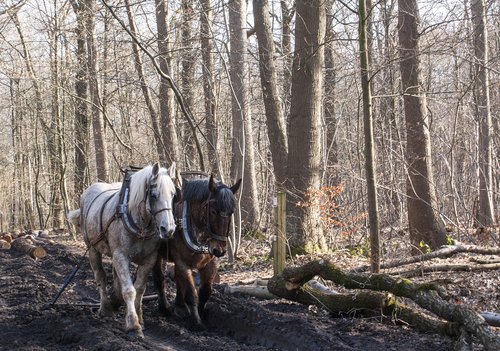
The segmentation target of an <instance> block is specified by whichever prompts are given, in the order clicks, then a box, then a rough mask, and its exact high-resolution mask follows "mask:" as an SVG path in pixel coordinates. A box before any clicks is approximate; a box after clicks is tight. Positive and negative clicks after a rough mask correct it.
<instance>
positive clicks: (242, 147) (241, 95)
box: [228, 0, 260, 228]
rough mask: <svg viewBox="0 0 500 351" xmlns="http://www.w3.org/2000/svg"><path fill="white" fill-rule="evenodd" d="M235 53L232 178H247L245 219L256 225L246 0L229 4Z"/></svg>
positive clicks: (232, 69) (243, 197)
mask: <svg viewBox="0 0 500 351" xmlns="http://www.w3.org/2000/svg"><path fill="white" fill-rule="evenodd" d="M228 9H229V30H230V39H229V40H230V46H231V52H230V56H229V63H230V71H229V74H230V79H231V86H232V89H233V94H232V104H231V111H232V119H233V137H232V152H233V157H232V162H231V178H232V179H234V180H236V179H238V178H243V183H242V189H241V190H240V192H241V202H240V206H241V220H242V221H241V222H242V226H243V227H246V226H248V227H250V228H255V227H256V226H257V225H258V221H259V213H260V211H259V202H258V196H257V184H256V176H255V165H254V146H253V128H252V119H251V116H250V105H249V103H248V86H247V85H248V67H247V59H246V57H247V31H246V14H247V9H246V1H244V0H235V1H233V2H231V3H230V4H229V6H228Z"/></svg>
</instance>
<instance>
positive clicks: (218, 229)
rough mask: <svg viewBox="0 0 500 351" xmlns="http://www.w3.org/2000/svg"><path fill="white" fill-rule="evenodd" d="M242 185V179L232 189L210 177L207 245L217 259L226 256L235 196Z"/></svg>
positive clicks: (207, 207) (207, 209)
mask: <svg viewBox="0 0 500 351" xmlns="http://www.w3.org/2000/svg"><path fill="white" fill-rule="evenodd" d="M240 185H241V179H239V180H238V181H237V182H236V183H235V184H234V185H233V186H231V187H228V186H227V185H225V184H223V183H222V182H216V181H215V180H214V178H213V176H210V180H209V181H208V189H209V191H210V195H209V197H208V200H207V201H206V211H207V212H206V216H207V217H206V221H207V223H206V226H207V230H206V233H207V234H208V238H207V245H208V251H209V252H210V254H212V255H214V256H216V257H221V256H224V254H225V253H226V247H227V237H228V234H229V227H230V225H231V215H232V214H233V212H234V207H235V205H236V198H235V196H234V194H236V192H237V191H238V189H239V188H240Z"/></svg>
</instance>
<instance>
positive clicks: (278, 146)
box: [253, 0, 288, 187]
mask: <svg viewBox="0 0 500 351" xmlns="http://www.w3.org/2000/svg"><path fill="white" fill-rule="evenodd" d="M253 13H254V18H255V32H256V34H257V41H258V43H259V68H260V80H261V84H262V93H263V97H264V106H265V109H266V123H267V132H268V134H269V144H270V146H271V157H272V160H273V166H274V172H275V178H276V183H277V185H278V187H281V186H283V185H284V182H285V180H286V159H287V155H288V145H287V139H286V125H285V118H284V115H283V109H282V107H281V101H280V99H279V96H280V93H279V89H278V79H277V73H276V66H275V64H274V42H273V37H272V32H271V24H270V20H269V5H268V1H267V0H253Z"/></svg>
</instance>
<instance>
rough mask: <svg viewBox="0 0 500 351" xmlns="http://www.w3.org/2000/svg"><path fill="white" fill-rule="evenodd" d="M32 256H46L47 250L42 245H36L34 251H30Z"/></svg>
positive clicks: (36, 257)
mask: <svg viewBox="0 0 500 351" xmlns="http://www.w3.org/2000/svg"><path fill="white" fill-rule="evenodd" d="M30 256H31V257H33V258H35V259H38V258H44V257H45V256H47V251H45V249H44V248H43V247H41V246H37V247H34V248H33V249H32V251H31V252H30Z"/></svg>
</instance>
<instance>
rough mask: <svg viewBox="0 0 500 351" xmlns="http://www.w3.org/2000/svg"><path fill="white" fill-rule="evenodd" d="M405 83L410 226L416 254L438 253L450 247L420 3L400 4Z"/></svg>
mask: <svg viewBox="0 0 500 351" xmlns="http://www.w3.org/2000/svg"><path fill="white" fill-rule="evenodd" d="M398 4H399V8H398V11H399V16H398V17H399V24H398V28H399V46H400V55H401V62H400V69H401V81H402V85H403V94H404V98H403V99H404V111H405V120H406V143H407V146H406V163H407V165H408V166H407V167H408V178H407V185H406V194H407V197H408V200H407V201H408V222H409V229H410V240H411V242H412V244H413V250H414V251H415V252H416V251H418V250H419V247H420V246H421V245H422V243H423V244H424V245H429V247H430V248H431V249H436V248H438V247H440V246H441V245H444V244H446V232H445V229H444V225H443V223H442V222H441V220H440V218H439V216H438V213H437V200H436V193H435V189H434V182H433V174H432V157H431V140H430V131H429V121H428V117H427V103H426V97H425V91H424V87H423V84H422V77H421V69H420V49H419V24H420V16H419V11H418V5H417V1H416V0H398Z"/></svg>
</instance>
